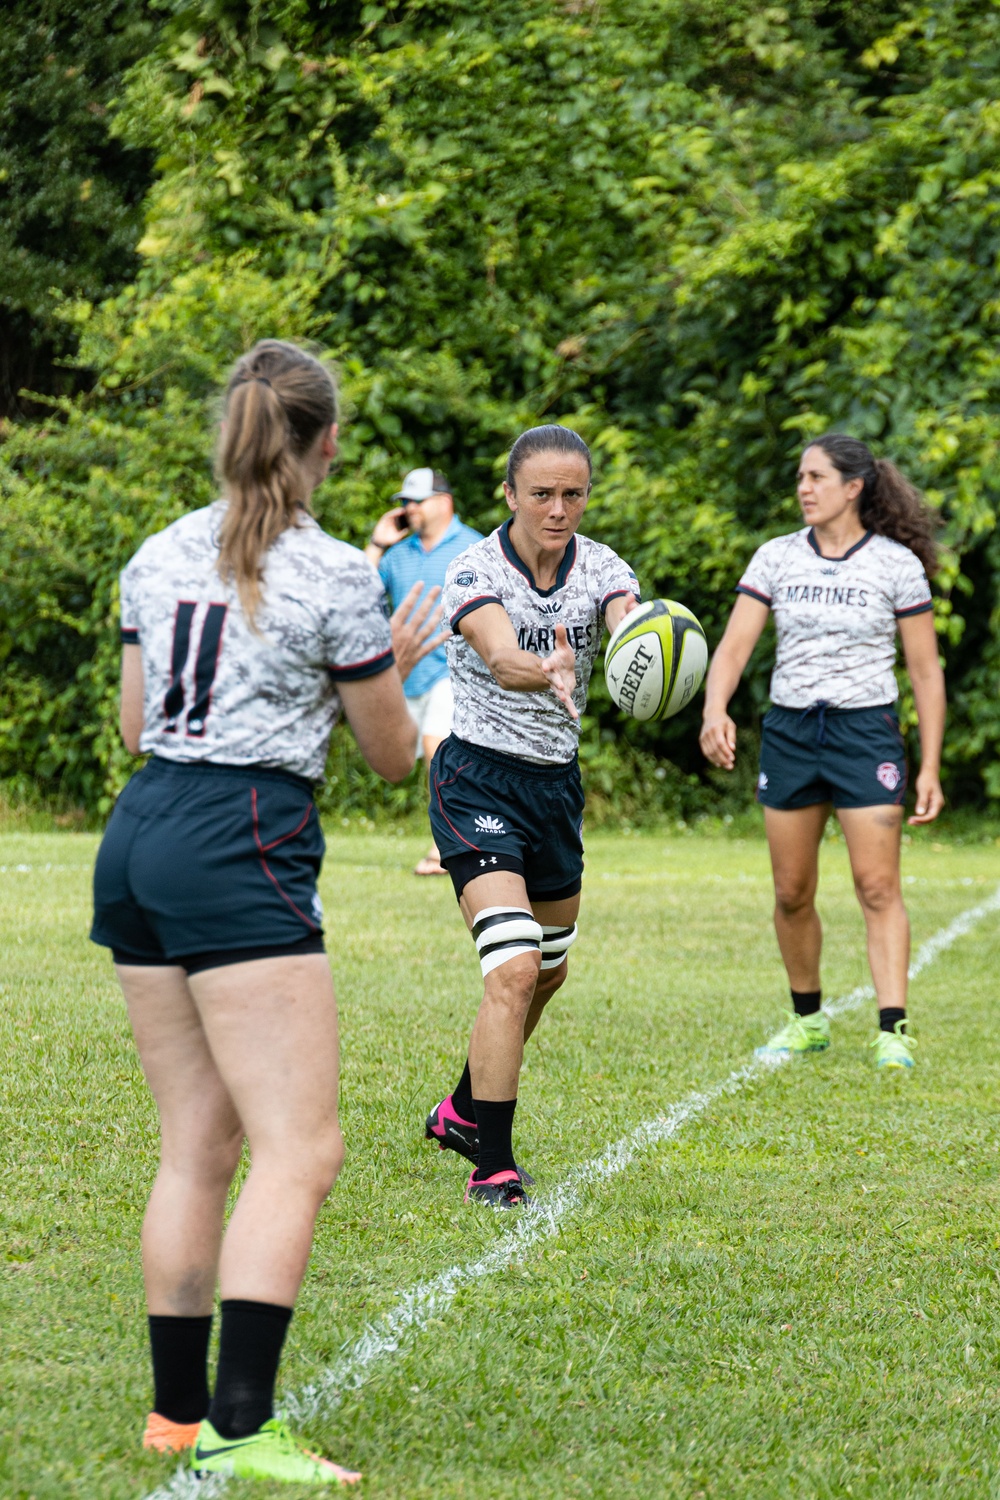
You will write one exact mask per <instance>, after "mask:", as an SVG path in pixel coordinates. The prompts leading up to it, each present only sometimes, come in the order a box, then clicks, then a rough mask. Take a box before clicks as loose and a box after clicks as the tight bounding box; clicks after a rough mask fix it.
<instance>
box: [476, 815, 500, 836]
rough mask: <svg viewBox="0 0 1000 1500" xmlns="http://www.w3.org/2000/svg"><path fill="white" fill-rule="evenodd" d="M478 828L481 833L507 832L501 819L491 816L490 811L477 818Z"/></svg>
mask: <svg viewBox="0 0 1000 1500" xmlns="http://www.w3.org/2000/svg"><path fill="white" fill-rule="evenodd" d="M476 829H477V830H478V832H479V833H506V832H507V830H506V828H505V827H504V826H503V823H502V822H501V820H500V819H499V818H491V817H490V815H489V813H485V814H484V815H483V816H482V817H481V818H477V819H476Z"/></svg>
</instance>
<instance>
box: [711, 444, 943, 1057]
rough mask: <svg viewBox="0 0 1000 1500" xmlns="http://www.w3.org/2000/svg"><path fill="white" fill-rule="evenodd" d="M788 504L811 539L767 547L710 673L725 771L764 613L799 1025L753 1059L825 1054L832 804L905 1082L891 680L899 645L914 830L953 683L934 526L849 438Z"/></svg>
mask: <svg viewBox="0 0 1000 1500" xmlns="http://www.w3.org/2000/svg"><path fill="white" fill-rule="evenodd" d="M798 496H799V504H800V505H801V507H802V514H803V518H804V519H805V522H806V525H805V527H804V528H803V529H802V530H800V531H795V532H792V533H791V534H790V535H788V536H780V537H775V538H774V540H773V541H770V542H765V543H764V545H763V546H762V547H760V548H758V550H757V551H756V552H755V553H754V555H753V557H752V558H751V560H750V565H749V567H748V568H747V570H746V572H745V573H744V575H743V577H742V579H741V580H740V583H739V585H738V592H739V598H738V599H737V601H736V604H735V606H734V608H733V612H732V615H731V616H730V619H729V624H728V626H727V628H726V633H725V635H724V636H723V638H722V641H721V643H720V645H719V648H718V650H717V651H716V653H715V657H714V659H713V661H712V666H711V669H710V671H709V674H708V683H707V685H706V689H705V709H704V723H703V727H702V732H701V746H702V750H703V751H704V753H705V755H706V756H707V757H708V759H709V760H710V761H711V762H712V764H713V765H715V766H719V767H722V768H723V769H724V770H732V768H733V766H734V765H735V762H736V733H737V731H736V725H735V724H734V722H733V720H732V719H731V718H730V716H729V712H728V706H729V700H730V698H731V697H732V695H733V693H734V692H735V691H736V687H737V684H738V683H739V680H740V678H741V676H742V675H743V671H744V669H745V667H746V665H747V662H748V661H749V660H750V656H751V653H752V652H753V649H754V646H755V645H756V644H757V641H758V639H759V638H760V635H761V632H762V631H763V629H764V626H765V625H766V623H767V619H768V615H769V614H773V616H774V622H775V627H776V630H777V637H778V649H777V657H776V660H775V666H774V672H773V674H772V677H771V701H772V704H773V707H772V708H771V709H770V711H769V712H768V714H767V715H766V717H765V719H764V724H763V734H762V742H761V754H760V774H759V777H758V783H757V797H758V800H759V801H760V802H761V803H762V804H763V807H764V826H765V829H766V832H767V841H768V845H769V847H770V853H771V863H772V866H773V871H774V890H775V910H774V925H775V929H776V931H777V936H778V945H779V947H780V949H781V956H782V958H783V960H784V963H785V968H786V970H787V973H788V982H789V985H790V987H791V998H792V1015H791V1017H790V1019H789V1022H788V1024H787V1025H786V1026H784V1027H782V1028H781V1030H780V1031H778V1033H777V1034H776V1035H775V1036H773V1037H771V1039H770V1041H768V1043H767V1044H766V1046H764V1047H762V1048H761V1049H759V1050H760V1051H761V1052H762V1053H764V1054H767V1053H770V1054H785V1053H802V1052H814V1051H822V1050H823V1049H824V1048H826V1047H827V1046H828V1045H829V1042H830V1023H829V1020H828V1019H827V1017H826V1015H825V1014H824V1013H823V1011H822V1010H821V1008H820V1005H821V999H822V994H821V988H820V950H821V947H822V928H821V926H820V920H819V917H818V915H817V913H816V907H815V895H816V886H817V881H818V857H819V844H820V839H821V838H822V836H823V829H824V827H825V826H826V821H827V818H828V817H829V815H830V810H831V807H832V808H833V809H834V810H835V811H836V813H837V817H838V818H839V820H840V825H841V828H842V829H843V832H844V837H845V839H846V841H847V849H848V853H849V856H850V861H851V869H852V872H853V875H854V887H855V890H856V892H857V896H858V900H859V902H860V904H861V910H862V912H863V913H864V919H865V924H866V927H867V932H868V960H869V964H870V966H871V972H872V978H873V980H874V984H875V993H876V996H877V999H878V1005H879V1031H878V1034H877V1035H876V1037H875V1039H874V1041H873V1043H872V1046H873V1048H874V1050H875V1064H876V1067H877V1068H880V1069H883V1068H900V1069H908V1068H911V1067H912V1066H913V1056H912V1049H913V1045H914V1039H913V1037H912V1036H910V1034H909V1031H908V1029H907V1021H906V995H907V969H908V965H909V955H910V927H909V921H908V918H907V914H906V908H905V906H904V905H903V896H902V889H901V885H900V836H901V831H902V825H903V816H904V813H903V800H904V797H905V795H906V790H907V765H906V756H905V751H904V746H903V738H902V735H901V733H900V728H899V720H898V718H897V715H896V709H895V700H896V697H897V693H898V689H897V685H896V678H895V674H894V672H893V667H894V664H895V659H896V638H897V634H898V636H899V638H900V640H901V642H902V647H903V655H904V657H905V660H906V669H907V672H908V673H909V677H910V682H911V684H912V687H913V697H914V701H915V703H916V709H917V718H918V722H919V730H920V770H919V772H918V773H917V777H916V783H915V791H916V806H915V809H914V812H913V815H912V816H911V817H910V819H909V822H910V823H911V824H924V823H930V822H932V821H933V820H934V819H935V818H936V817H937V815H938V813H939V812H940V811H941V808H942V806H943V805H944V797H943V794H942V791H941V782H940V766H941V741H942V737H943V734H944V720H945V687H944V674H943V672H942V670H941V665H940V662H939V659H938V648H937V638H936V635H935V632H934V616H933V613H932V607H931V592H930V585H929V583H928V579H929V578H930V577H933V575H934V573H935V572H936V570H937V558H936V549H935V545H934V517H933V515H932V513H931V512H930V511H929V510H928V508H927V506H926V505H925V504H924V502H923V500H922V499H921V497H920V495H919V494H918V492H917V491H916V490H915V489H914V487H913V485H912V484H910V482H909V481H908V480H907V479H906V478H904V476H903V475H902V474H901V473H900V472H899V470H898V469H897V468H896V467H895V465H894V464H892V463H890V462H889V461H888V460H887V459H877V458H875V457H874V455H873V454H872V452H871V450H870V449H869V448H868V447H867V446H866V445H865V444H864V443H862V442H859V441H858V440H857V439H855V438H851V437H847V436H845V435H844V434H842V433H828V434H827V435H826V436H825V437H820V438H817V439H816V440H815V442H813V443H811V444H810V445H809V447H808V448H806V450H805V452H804V453H803V455H802V460H801V463H800V466H799V475H798Z"/></svg>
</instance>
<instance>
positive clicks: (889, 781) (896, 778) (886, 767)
mask: <svg viewBox="0 0 1000 1500" xmlns="http://www.w3.org/2000/svg"><path fill="white" fill-rule="evenodd" d="M875 775H876V776H877V777H878V779H879V781H880V782H881V783H882V785H883V786H884V787H885V789H886V791H887V792H894V791H895V790H896V788H897V787H898V786H899V783H900V782H901V781H902V779H903V778H902V776H901V775H900V772H899V767H898V766H894V765H893V763H892V761H891V760H884V761H883V762H882V764H881V765H880V766H879V768H878V770H877V771H876V772H875Z"/></svg>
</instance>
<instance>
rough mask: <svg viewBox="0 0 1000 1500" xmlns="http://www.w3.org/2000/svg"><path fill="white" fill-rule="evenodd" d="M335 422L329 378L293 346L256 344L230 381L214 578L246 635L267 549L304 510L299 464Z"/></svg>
mask: <svg viewBox="0 0 1000 1500" xmlns="http://www.w3.org/2000/svg"><path fill="white" fill-rule="evenodd" d="M336 420H337V389H336V385H335V384H334V380H333V376H332V375H331V374H330V372H329V370H327V369H326V368H325V367H324V366H323V365H321V364H320V362H319V360H317V359H314V358H313V356H312V355H311V354H307V353H306V352H305V350H303V349H299V348H298V347H297V346H296V345H295V344H286V343H284V342H283V341H282V340H280V339H261V341H260V342H259V343H257V344H255V345H254V347H253V348H252V349H251V350H250V352H249V354H245V355H244V356H243V358H242V359H241V360H239V361H238V362H237V364H236V365H235V367H234V369H233V372H232V374H231V375H230V378H229V384H228V386H227V388H226V404H225V422H224V424H223V430H222V438H221V441H220V444H219V453H218V472H219V478H220V480H221V482H222V486H223V489H224V491H225V495H226V499H227V501H228V504H227V506H226V514H225V516H224V518H223V521H222V526H221V529H220V535H219V573H220V574H221V576H222V577H223V578H224V579H225V580H227V581H229V580H230V579H231V580H233V581H234V582H235V584H236V589H237V592H238V594H239V596H240V603H241V604H242V606H243V611H244V613H245V615H246V617H247V619H248V620H249V622H250V625H251V627H253V626H254V623H255V620H256V615H257V611H258V609H259V608H260V605H261V600H262V578H263V567H264V558H265V556H266V554H267V552H268V549H269V548H270V547H272V546H273V545H274V543H275V542H276V541H277V539H278V537H279V536H280V535H281V533H282V532H283V531H285V530H287V528H288V527H289V526H294V525H295V524H296V513H297V511H298V510H299V508H302V509H306V510H307V509H308V507H309V497H310V495H311V493H312V481H311V479H310V476H309V475H308V473H307V472H306V469H305V466H304V463H303V459H304V457H305V455H306V453H307V452H308V450H309V449H310V448H311V447H312V445H313V443H314V442H315V441H316V439H317V437H318V436H319V434H320V433H321V432H322V430H323V429H324V428H325V427H329V426H330V424H331V423H333V422H335V421H336Z"/></svg>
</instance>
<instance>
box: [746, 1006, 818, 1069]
mask: <svg viewBox="0 0 1000 1500" xmlns="http://www.w3.org/2000/svg"><path fill="white" fill-rule="evenodd" d="M829 1045H830V1018H829V1016H825V1015H824V1014H823V1012H822V1011H821V1010H818V1011H816V1013H815V1014H814V1015H811V1016H797V1015H796V1014H795V1012H794V1011H793V1012H792V1014H791V1016H790V1018H789V1020H788V1023H787V1025H785V1026H782V1028H781V1030H780V1031H776V1032H775V1034H774V1036H772V1037H768V1039H767V1041H766V1042H765V1043H764V1045H763V1047H757V1048H756V1049H755V1051H754V1057H772V1058H774V1057H788V1056H789V1055H790V1054H791V1053H793V1052H825V1051H826V1049H827V1047H829Z"/></svg>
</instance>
